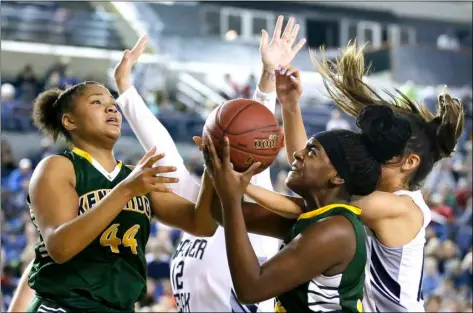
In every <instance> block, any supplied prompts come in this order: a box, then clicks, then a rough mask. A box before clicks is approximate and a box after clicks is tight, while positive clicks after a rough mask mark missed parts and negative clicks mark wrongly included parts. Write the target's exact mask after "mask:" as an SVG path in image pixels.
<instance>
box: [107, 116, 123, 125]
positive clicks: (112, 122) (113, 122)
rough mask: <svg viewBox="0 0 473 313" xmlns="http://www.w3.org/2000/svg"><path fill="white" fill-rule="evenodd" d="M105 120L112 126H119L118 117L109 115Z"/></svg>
mask: <svg viewBox="0 0 473 313" xmlns="http://www.w3.org/2000/svg"><path fill="white" fill-rule="evenodd" d="M106 122H107V124H110V125H113V126H120V122H118V118H116V117H109V118H108V119H107V121H106Z"/></svg>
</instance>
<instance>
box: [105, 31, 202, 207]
mask: <svg viewBox="0 0 473 313" xmlns="http://www.w3.org/2000/svg"><path fill="white" fill-rule="evenodd" d="M147 43H148V39H147V37H146V36H142V37H141V38H140V39H139V40H138V42H137V43H136V45H135V47H134V48H133V49H132V50H131V51H130V50H125V52H124V53H123V57H122V59H121V60H120V62H119V63H118V64H117V66H116V67H115V74H114V77H115V84H116V85H117V89H118V92H119V94H120V97H119V98H118V99H117V103H118V106H119V107H120V109H121V110H122V112H123V115H124V116H125V118H126V119H127V121H128V123H129V124H130V126H131V129H132V130H133V132H134V134H135V135H136V137H137V138H138V140H139V141H140V143H141V145H142V146H143V148H144V149H145V150H149V149H150V148H151V147H157V148H158V151H159V152H164V153H165V157H164V158H162V159H161V160H159V162H158V163H157V164H156V166H158V165H161V166H171V165H172V166H174V167H176V172H175V173H172V177H177V178H179V182H178V183H177V184H172V185H168V187H169V188H171V189H172V191H173V192H175V193H176V194H178V195H179V196H181V197H183V198H185V199H187V200H189V201H192V202H196V201H197V198H198V195H199V189H200V186H199V183H198V182H197V181H195V179H194V178H193V177H192V175H191V174H190V173H189V171H188V170H187V168H186V167H185V165H184V160H183V159H182V157H181V155H180V154H179V151H178V150H177V146H176V144H175V143H174V140H173V139H172V137H171V135H170V134H169V132H168V131H167V130H166V128H165V127H164V126H163V124H161V122H160V121H159V120H158V119H157V118H156V117H155V116H154V114H153V113H152V112H151V110H150V109H149V108H148V106H147V105H146V103H145V102H144V101H143V99H142V98H141V96H140V95H139V94H138V92H137V91H136V89H135V87H134V86H133V85H132V83H131V78H130V76H131V70H132V68H133V65H134V64H136V62H137V61H138V59H139V57H140V55H141V54H142V53H143V51H144V50H145V49H146V46H147Z"/></svg>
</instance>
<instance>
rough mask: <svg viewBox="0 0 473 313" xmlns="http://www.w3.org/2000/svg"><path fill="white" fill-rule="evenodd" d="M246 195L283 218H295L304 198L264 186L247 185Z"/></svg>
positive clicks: (300, 212)
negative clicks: (284, 193)
mask: <svg viewBox="0 0 473 313" xmlns="http://www.w3.org/2000/svg"><path fill="white" fill-rule="evenodd" d="M246 195H247V196H248V197H250V198H251V199H253V200H254V201H255V202H256V203H258V204H259V205H261V206H262V207H264V208H265V209H267V210H269V211H271V212H273V213H276V214H278V215H281V216H282V217H285V218H290V219H297V218H298V217H299V215H301V214H302V213H303V211H302V209H301V208H302V207H303V206H304V200H303V199H302V198H300V197H291V196H287V195H283V194H281V193H278V192H274V191H271V190H268V189H266V188H263V187H260V186H256V185H252V184H250V185H248V187H247V188H246Z"/></svg>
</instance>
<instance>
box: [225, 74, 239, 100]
mask: <svg viewBox="0 0 473 313" xmlns="http://www.w3.org/2000/svg"><path fill="white" fill-rule="evenodd" d="M223 80H224V83H225V84H224V85H223V90H222V91H223V93H224V95H225V96H226V98H227V99H235V98H238V97H239V96H240V87H239V86H238V84H237V83H235V82H234V80H233V78H232V76H231V75H230V74H225V76H224V77H223Z"/></svg>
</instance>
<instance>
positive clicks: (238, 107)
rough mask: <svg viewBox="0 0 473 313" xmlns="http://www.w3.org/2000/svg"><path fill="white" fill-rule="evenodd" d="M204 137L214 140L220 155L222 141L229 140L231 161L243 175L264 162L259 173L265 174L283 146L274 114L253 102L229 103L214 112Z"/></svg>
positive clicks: (205, 129)
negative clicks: (255, 165)
mask: <svg viewBox="0 0 473 313" xmlns="http://www.w3.org/2000/svg"><path fill="white" fill-rule="evenodd" d="M202 136H203V138H205V137H206V136H211V138H212V140H213V143H214V145H215V148H216V150H217V152H218V153H219V154H220V153H221V151H222V147H223V143H224V141H223V138H224V136H227V137H228V139H229V140H230V160H231V162H232V164H233V168H234V169H235V170H236V171H238V172H244V171H245V170H247V169H248V168H249V167H250V166H251V164H253V163H254V162H261V166H260V168H259V169H258V171H257V173H260V172H262V171H263V170H265V169H266V168H268V167H269V166H270V165H271V163H273V161H274V159H275V158H276V156H277V155H278V153H279V149H280V148H281V146H282V143H283V138H282V133H281V128H280V127H279V125H278V121H277V120H276V118H275V116H274V114H273V113H272V112H271V111H270V110H269V109H268V108H266V107H265V106H264V105H262V104H261V103H259V102H256V101H253V100H250V99H235V100H230V101H228V102H226V103H224V104H222V105H220V106H219V107H217V108H216V109H215V110H213V111H212V113H210V115H209V117H208V118H207V121H206V122H205V125H204V131H203V135H202Z"/></svg>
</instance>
